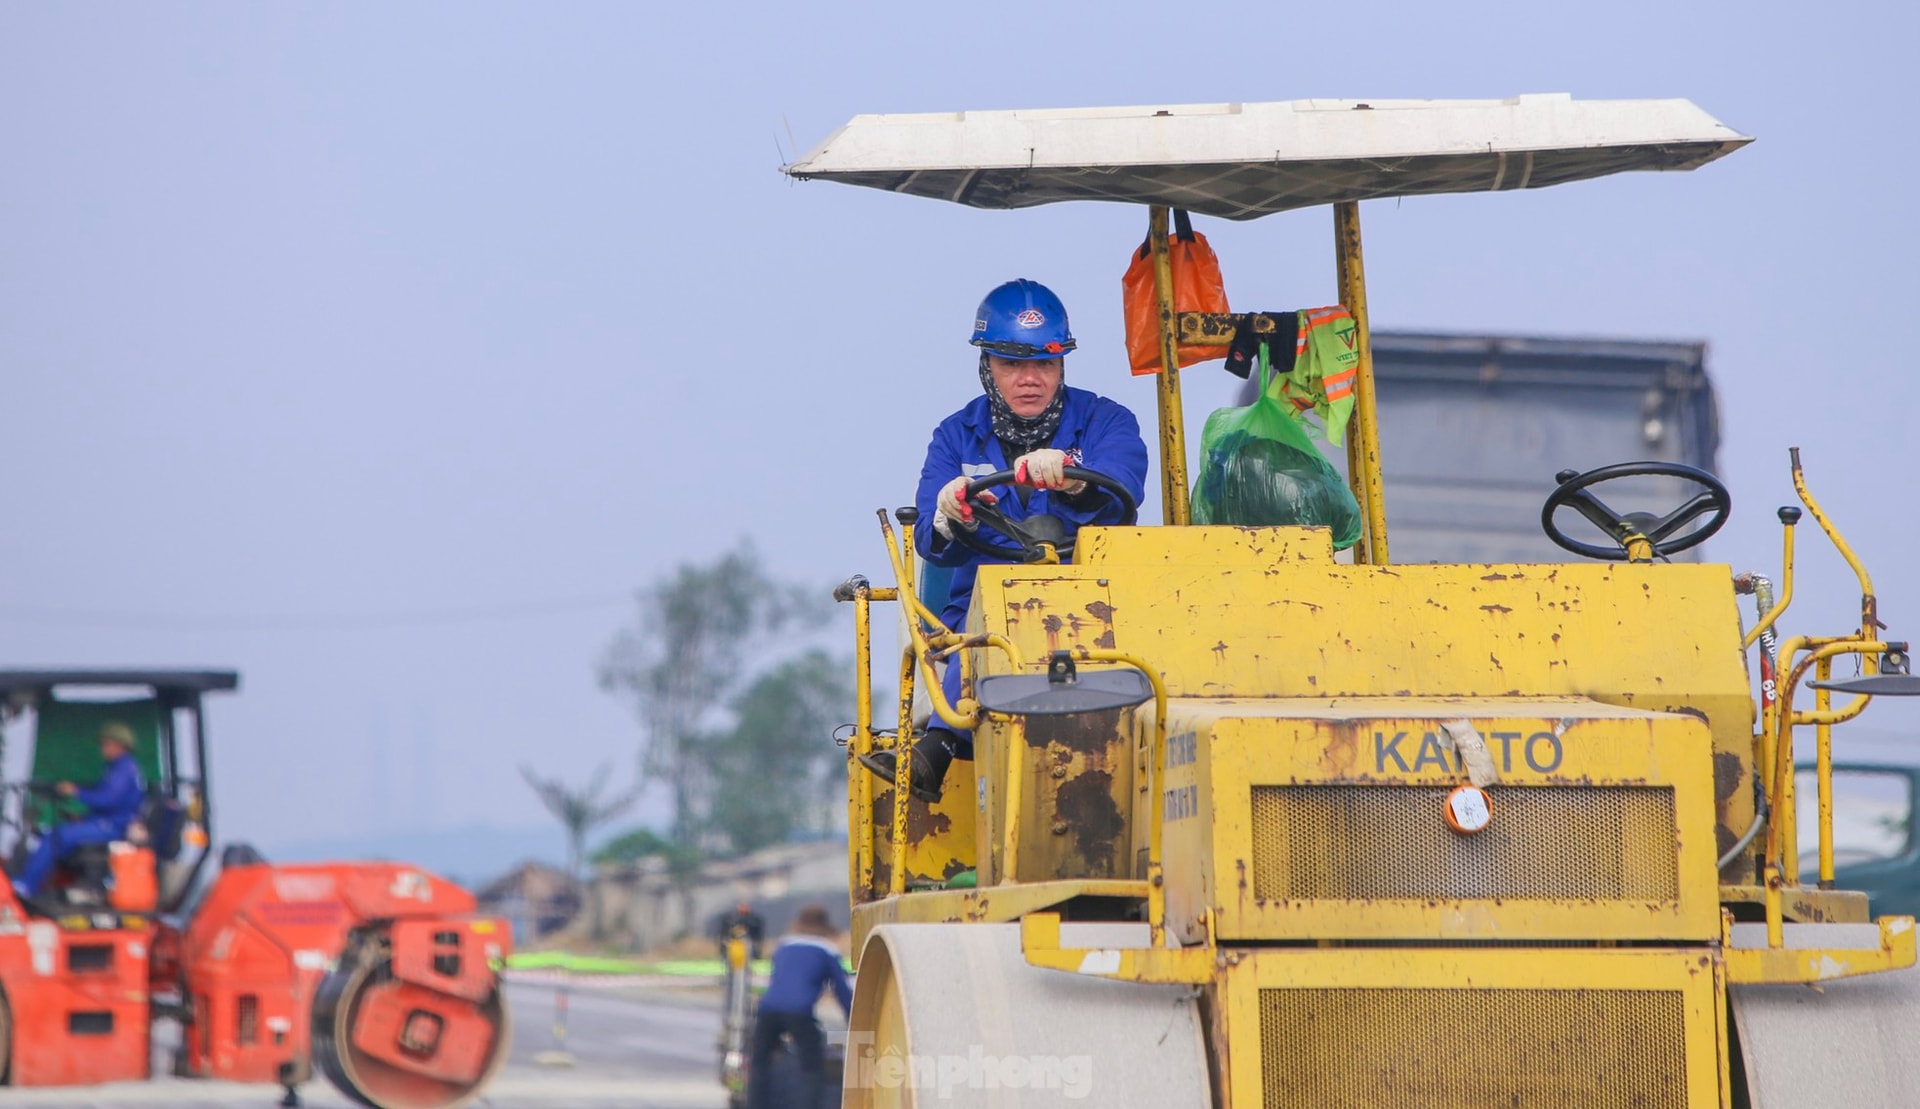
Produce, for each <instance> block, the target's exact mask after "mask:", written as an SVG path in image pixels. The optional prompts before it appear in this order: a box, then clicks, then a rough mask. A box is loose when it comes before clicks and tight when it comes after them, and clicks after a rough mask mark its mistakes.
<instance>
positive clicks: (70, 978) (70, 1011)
mask: <svg viewBox="0 0 1920 1109" xmlns="http://www.w3.org/2000/svg"><path fill="white" fill-rule="evenodd" d="M153 940H154V933H153V930H152V928H151V926H150V925H149V923H148V922H147V921H146V920H144V919H142V918H139V917H127V916H123V915H122V914H120V913H116V912H110V911H106V910H102V911H100V912H97V913H83V912H79V911H76V912H75V913H73V914H72V915H69V916H64V917H61V918H58V919H55V920H48V919H42V918H33V917H29V916H28V915H27V913H26V911H25V910H24V909H22V907H21V905H20V902H19V901H18V899H16V898H15V897H14V895H13V891H12V890H11V889H10V888H7V887H6V886H5V885H4V884H0V989H4V990H5V1001H6V1014H7V1016H8V1018H9V1019H8V1021H7V1023H8V1024H9V1025H10V1028H9V1029H8V1031H9V1032H10V1035H9V1036H7V1037H5V1038H3V1039H0V1056H4V1057H5V1059H4V1062H3V1063H0V1070H5V1071H7V1073H8V1074H9V1077H10V1080H11V1082H12V1084H13V1085H15V1086H72V1085H79V1084H84V1083H93V1082H122V1081H127V1080H129V1079H140V1078H145V1077H147V1071H148V1060H149V1057H150V1044H151V1040H150V1030H151V1021H150V1019H149V1016H148V996H149V995H148V967H149V964H150V959H151V956H152V949H153Z"/></svg>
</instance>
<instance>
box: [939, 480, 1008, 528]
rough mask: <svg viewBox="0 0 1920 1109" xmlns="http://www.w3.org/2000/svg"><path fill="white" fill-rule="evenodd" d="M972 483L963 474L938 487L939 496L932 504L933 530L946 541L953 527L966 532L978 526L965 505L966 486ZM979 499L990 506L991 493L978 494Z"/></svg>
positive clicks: (991, 500) (969, 508) (970, 510)
mask: <svg viewBox="0 0 1920 1109" xmlns="http://www.w3.org/2000/svg"><path fill="white" fill-rule="evenodd" d="M972 481H973V479H972V478H970V477H968V476H967V475H965V474H961V475H960V476H959V477H957V478H954V479H953V480H952V481H949V482H947V483H946V484H945V485H943V486H941V487H940V495H939V496H937V497H936V498H934V502H933V530H934V531H937V532H939V533H940V534H941V535H942V536H943V537H945V538H947V539H952V538H953V529H954V526H955V525H958V526H960V527H963V528H965V529H967V530H968V531H972V530H973V529H974V528H977V527H979V526H980V525H979V524H977V523H975V522H974V519H973V509H972V508H971V507H969V506H968V505H967V486H968V485H969V484H971V483H972ZM980 499H981V500H983V501H985V502H987V503H988V504H992V503H993V501H994V496H993V494H992V493H982V494H980Z"/></svg>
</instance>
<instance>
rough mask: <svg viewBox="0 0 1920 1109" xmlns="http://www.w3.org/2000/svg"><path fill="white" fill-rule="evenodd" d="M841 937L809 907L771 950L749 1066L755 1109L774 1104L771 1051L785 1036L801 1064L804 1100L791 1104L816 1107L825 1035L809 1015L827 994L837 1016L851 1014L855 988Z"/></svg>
mask: <svg viewBox="0 0 1920 1109" xmlns="http://www.w3.org/2000/svg"><path fill="white" fill-rule="evenodd" d="M838 934H839V933H838V931H837V930H836V929H835V928H834V926H833V921H832V919H830V918H829V917H828V916H827V910H826V908H825V906H822V905H808V906H806V907H805V908H802V909H801V910H800V911H799V912H797V913H795V914H794V917H793V924H792V926H791V927H790V928H789V929H788V932H787V934H786V935H784V936H782V937H780V942H779V944H778V945H777V946H775V947H774V949H773V971H772V974H771V975H770V976H769V977H768V979H767V992H766V993H765V994H764V995H762V997H761V998H760V1009H759V1013H758V1015H757V1016H755V1018H754V1022H753V1054H752V1056H751V1058H752V1062H751V1064H750V1065H749V1066H748V1068H747V1083H748V1086H749V1088H750V1093H751V1095H752V1097H751V1102H752V1104H753V1106H754V1107H755V1109H764V1107H765V1106H766V1105H767V1102H768V1101H769V1100H770V1099H771V1098H772V1096H773V1093H772V1087H773V1082H772V1077H771V1076H772V1074H773V1051H774V1048H775V1047H777V1046H779V1043H780V1037H782V1036H785V1037H786V1038H787V1039H788V1040H789V1041H791V1042H792V1044H793V1052H794V1055H795V1056H797V1057H798V1058H799V1061H800V1074H801V1084H802V1085H803V1086H804V1087H805V1090H804V1091H803V1096H801V1097H800V1098H798V1099H797V1100H794V1101H792V1102H790V1104H794V1105H804V1106H807V1107H809V1109H812V1107H813V1106H815V1105H818V1104H820V1082H821V1080H822V1078H823V1077H824V1075H825V1073H826V1050H827V1040H826V1033H825V1032H823V1031H822V1030H821V1028H820V1019H819V1018H818V1017H816V1016H814V1015H813V1007H814V1006H815V1005H817V1004H819V1001H820V994H821V992H822V991H823V990H827V989H831V990H832V991H833V999H834V1000H835V1001H837V1002H839V1003H840V1011H841V1012H843V1013H845V1014H847V1015H848V1016H849V1017H851V1016H852V1014H853V984H852V983H850V982H848V981H847V970H846V968H845V967H843V966H841V965H840V945H839V944H837V943H835V942H834V937H835V936H837V935H838Z"/></svg>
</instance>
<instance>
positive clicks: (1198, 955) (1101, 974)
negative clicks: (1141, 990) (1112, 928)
mask: <svg viewBox="0 0 1920 1109" xmlns="http://www.w3.org/2000/svg"><path fill="white" fill-rule="evenodd" d="M1020 953H1021V954H1022V955H1023V956H1025V957H1026V960H1027V962H1029V963H1032V964H1033V965H1034V966H1037V967H1045V968H1047V969H1048V970H1062V971H1066V972H1067V973H1069V974H1084V975H1086V976H1087V977H1090V978H1112V979H1116V980H1118V981H1122V982H1159V983H1168V984H1175V985H1182V984H1184V985H1190V986H1198V985H1203V984H1205V983H1207V982H1211V981H1212V980H1213V971H1214V965H1215V963H1216V961H1218V960H1220V959H1223V958H1229V957H1231V956H1229V955H1228V954H1227V953H1225V952H1222V951H1219V950H1218V949H1216V948H1212V947H1160V946H1150V947H1105V948H1063V947H1061V946H1060V914H1059V913H1029V914H1027V915H1026V916H1023V917H1021V918H1020Z"/></svg>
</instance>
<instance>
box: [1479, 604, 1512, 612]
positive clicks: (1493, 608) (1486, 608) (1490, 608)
mask: <svg viewBox="0 0 1920 1109" xmlns="http://www.w3.org/2000/svg"><path fill="white" fill-rule="evenodd" d="M1480 611H1482V612H1512V611H1513V610H1512V609H1510V608H1508V607H1507V606H1506V605H1481V606H1480Z"/></svg>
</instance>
